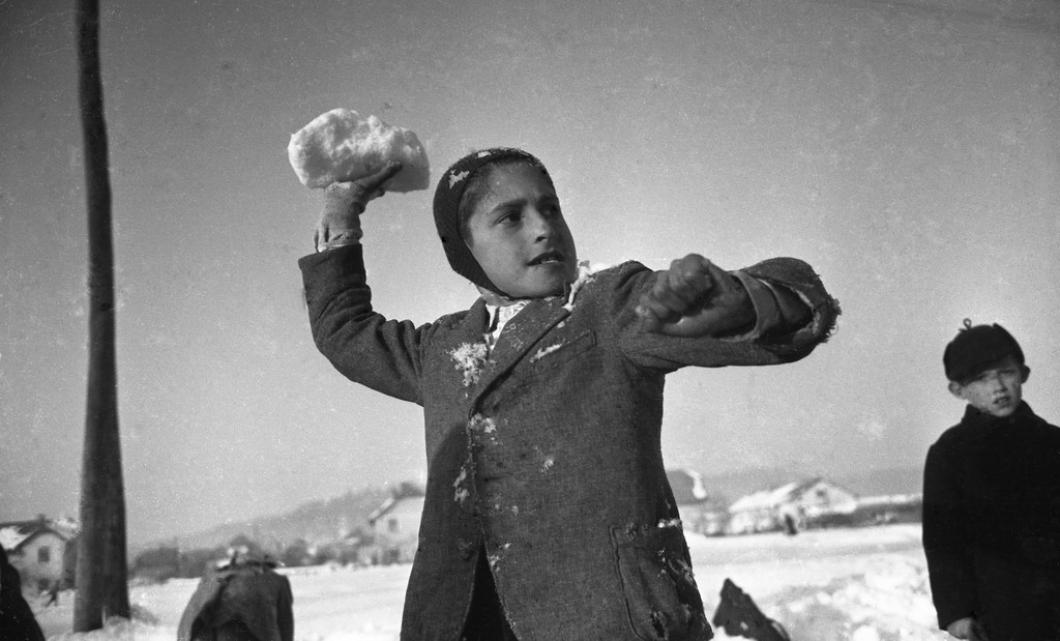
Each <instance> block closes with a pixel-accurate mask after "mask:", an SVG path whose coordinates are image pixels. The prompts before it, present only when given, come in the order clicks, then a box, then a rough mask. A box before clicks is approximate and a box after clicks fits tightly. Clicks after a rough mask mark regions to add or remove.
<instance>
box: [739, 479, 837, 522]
mask: <svg viewBox="0 0 1060 641" xmlns="http://www.w3.org/2000/svg"><path fill="white" fill-rule="evenodd" d="M857 507H858V497H857V495H855V494H854V493H853V492H851V491H849V490H847V489H845V488H843V487H840V486H838V485H836V484H835V483H832V482H830V481H827V480H825V479H823V478H820V477H817V478H811V479H807V480H804V481H794V482H791V483H786V484H784V485H781V486H780V487H777V488H773V489H770V490H762V491H760V492H754V493H752V494H748V495H747V496H744V497H741V498H740V499H738V500H737V501H736V502H735V503H733V504H732V505H730V506H729V524H728V527H727V531H728V532H729V533H730V534H749V533H752V532H769V531H773V530H779V529H783V527H784V524H785V520H790V521H791V522H792V524H793V525H794V526H796V527H799V528H803V527H813V526H815V525H823V524H825V523H826V522H829V521H834V520H835V518H836V516H841V515H851V514H853V513H854V511H855V510H856V509H857Z"/></svg>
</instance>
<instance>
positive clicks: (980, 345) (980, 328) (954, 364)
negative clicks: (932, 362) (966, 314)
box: [942, 318, 1023, 383]
mask: <svg viewBox="0 0 1060 641" xmlns="http://www.w3.org/2000/svg"><path fill="white" fill-rule="evenodd" d="M1006 356H1012V357H1014V358H1015V359H1016V361H1018V362H1019V364H1020V365H1023V350H1022V349H1020V346H1019V343H1017V342H1016V339H1015V338H1013V337H1012V334H1009V333H1008V331H1006V330H1005V328H1004V327H1002V326H1000V325H998V324H997V323H994V324H993V325H975V326H973V325H972V321H971V319H968V318H966V319H964V328H963V329H961V330H960V331H959V332H957V336H956V337H955V338H954V339H953V340H952V341H950V343H949V344H948V345H946V351H945V352H944V353H943V355H942V364H943V366H944V367H945V368H946V378H948V379H949V380H951V381H955V382H957V383H963V382H965V381H967V380H970V379H972V378H974V377H975V375H976V374H979V373H980V372H982V371H983V370H984V369H986V368H987V367H989V366H990V365H992V364H994V363H997V362H998V361H1000V360H1002V359H1003V358H1005V357H1006Z"/></svg>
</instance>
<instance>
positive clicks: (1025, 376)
mask: <svg viewBox="0 0 1060 641" xmlns="http://www.w3.org/2000/svg"><path fill="white" fill-rule="evenodd" d="M1020 369H1021V370H1023V382H1024V383H1026V382H1027V379H1028V378H1030V377H1031V368H1029V367H1027V366H1026V365H1021V366H1020Z"/></svg>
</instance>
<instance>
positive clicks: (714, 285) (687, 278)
mask: <svg viewBox="0 0 1060 641" xmlns="http://www.w3.org/2000/svg"><path fill="white" fill-rule="evenodd" d="M636 312H637V315H638V316H640V318H641V322H642V324H643V327H644V329H645V330H647V331H650V332H656V333H659V334H667V335H670V336H717V335H719V334H725V333H729V332H732V331H734V330H737V329H740V328H742V327H747V326H751V325H753V324H754V320H755V312H754V307H753V306H752V304H751V300H750V297H749V296H748V295H747V291H746V290H745V289H744V288H743V286H742V285H740V283H739V281H737V280H736V277H735V276H733V275H732V274H729V273H728V272H726V271H725V270H723V269H721V268H720V267H718V266H717V265H715V264H714V263H712V262H710V261H709V260H707V259H706V258H704V257H703V256H700V255H699V254H688V255H687V256H685V257H684V258H679V259H677V260H675V261H673V262H672V263H670V269H667V270H665V271H661V272H657V273H656V274H655V284H654V285H653V286H652V288H651V291H649V292H647V293H646V294H644V295H642V296H641V298H640V302H639V304H638V305H637V308H636Z"/></svg>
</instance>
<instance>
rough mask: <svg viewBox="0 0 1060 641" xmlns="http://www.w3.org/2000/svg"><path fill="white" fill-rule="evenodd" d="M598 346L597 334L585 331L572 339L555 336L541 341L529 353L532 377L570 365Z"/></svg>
mask: <svg viewBox="0 0 1060 641" xmlns="http://www.w3.org/2000/svg"><path fill="white" fill-rule="evenodd" d="M594 346H596V334H595V333H593V331H592V330H589V329H587V330H585V331H584V332H582V333H581V334H578V335H577V336H572V337H569V338H568V337H558V336H553V337H549V338H546V339H545V340H543V341H541V342H540V344H539V345H538V346H535V347H534V348H533V349H532V350H531V351H530V352H529V363H530V373H531V375H534V374H537V373H538V372H542V371H546V370H550V369H552V368H554V367H559V366H560V365H563V364H564V363H569V362H570V361H571V360H572V359H574V358H575V357H577V356H579V355H581V354H584V353H585V352H586V351H588V350H590V349H592V348H593V347H594Z"/></svg>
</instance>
